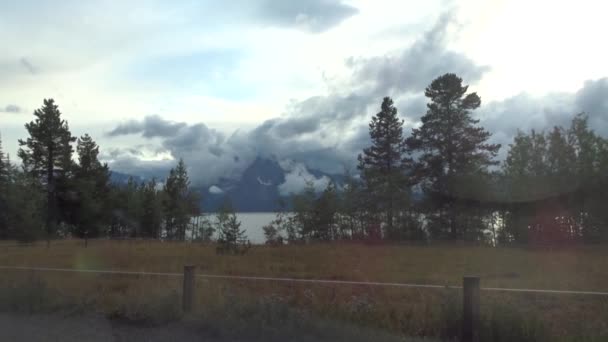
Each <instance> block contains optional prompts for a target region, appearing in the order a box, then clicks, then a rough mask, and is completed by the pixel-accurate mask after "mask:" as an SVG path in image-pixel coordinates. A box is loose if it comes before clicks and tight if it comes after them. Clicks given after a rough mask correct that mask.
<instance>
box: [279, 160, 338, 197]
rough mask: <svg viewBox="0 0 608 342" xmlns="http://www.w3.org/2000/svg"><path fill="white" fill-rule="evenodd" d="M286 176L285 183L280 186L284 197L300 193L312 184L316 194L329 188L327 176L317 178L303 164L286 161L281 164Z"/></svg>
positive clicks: (280, 191)
mask: <svg viewBox="0 0 608 342" xmlns="http://www.w3.org/2000/svg"><path fill="white" fill-rule="evenodd" d="M280 165H281V167H282V168H283V170H284V171H285V172H286V174H285V182H283V183H282V184H280V185H279V188H278V189H279V193H280V194H281V195H283V196H287V195H291V194H294V193H299V192H300V191H302V189H304V188H305V187H306V186H307V184H308V183H311V184H312V186H313V188H314V189H315V191H316V192H321V191H323V189H325V188H327V184H329V181H330V179H329V178H328V177H327V176H322V177H315V176H314V175H312V174H311V173H310V172H309V171H308V169H307V168H306V166H305V165H304V164H302V163H296V162H294V161H292V160H284V161H282V162H281V163H280Z"/></svg>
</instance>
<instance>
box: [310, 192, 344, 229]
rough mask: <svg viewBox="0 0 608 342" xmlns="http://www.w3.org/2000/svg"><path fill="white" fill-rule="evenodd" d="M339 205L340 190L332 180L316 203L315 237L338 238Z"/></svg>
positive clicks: (314, 211) (314, 212)
mask: <svg viewBox="0 0 608 342" xmlns="http://www.w3.org/2000/svg"><path fill="white" fill-rule="evenodd" d="M338 206H339V202H338V190H337V188H336V184H335V183H334V182H333V181H330V182H329V183H328V184H327V187H326V188H325V190H323V192H322V193H321V195H320V196H319V198H317V199H316V201H315V203H314V209H313V215H314V222H315V232H314V236H313V238H314V239H316V240H322V241H330V240H334V239H336V238H337V231H336V221H337V219H336V216H337V213H338Z"/></svg>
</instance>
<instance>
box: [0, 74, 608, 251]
mask: <svg viewBox="0 0 608 342" xmlns="http://www.w3.org/2000/svg"><path fill="white" fill-rule="evenodd" d="M425 96H426V98H427V112H426V114H424V115H423V116H422V118H421V122H420V123H419V124H418V125H416V126H414V128H413V129H411V131H405V130H404V120H403V119H402V118H401V117H402V116H403V115H405V116H407V114H408V113H402V114H401V116H400V114H399V113H398V111H397V108H396V107H395V105H394V103H393V101H392V99H391V98H390V97H385V98H384V99H383V100H382V102H381V105H380V111H379V112H378V113H377V114H375V115H374V116H373V117H372V118H371V121H370V122H369V135H370V145H369V146H368V147H367V148H365V149H364V150H363V151H361V153H360V154H359V155H358V156H353V160H355V159H356V160H357V168H356V170H347V171H345V175H344V177H343V179H344V181H343V182H341V183H337V182H330V183H329V184H328V186H327V188H326V189H324V190H323V191H321V192H320V193H319V192H316V191H315V188H314V187H313V186H312V184H309V186H308V187H307V188H306V189H305V190H304V191H303V192H301V193H299V194H294V195H293V196H291V198H288V199H286V200H282V201H280V203H277V214H276V218H275V220H273V221H272V222H271V223H270V224H268V225H267V226H265V227H264V233H265V236H266V239H267V243H268V244H273V245H276V244H283V243H290V244H294V243H307V242H312V241H338V240H340V241H342V240H355V241H377V242H381V241H385V242H386V241H389V242H390V241H418V242H432V241H446V240H447V241H471V242H477V243H482V244H488V245H492V246H497V245H513V244H578V243H598V242H606V241H607V240H608V211H607V210H606V203H608V140H607V139H606V138H605V137H601V136H599V135H597V134H596V133H595V132H594V131H593V128H592V127H589V124H588V120H587V116H586V115H585V113H578V114H577V113H573V117H572V120H571V123H570V125H569V126H567V127H561V126H555V127H553V128H552V129H549V130H546V131H545V130H541V131H536V130H532V131H529V132H524V131H519V132H518V133H517V135H516V136H515V137H514V139H513V141H512V142H511V143H510V144H509V145H508V146H500V145H498V144H493V143H491V140H492V139H491V138H492V135H491V132H489V131H487V130H486V129H485V128H483V127H482V126H481V125H480V120H479V119H477V118H476V116H475V110H476V109H478V108H479V107H480V105H481V99H480V97H479V96H478V95H477V94H476V93H474V92H469V91H468V86H467V85H466V84H463V80H462V79H461V78H460V77H458V76H457V75H455V74H450V73H448V74H444V75H442V76H439V77H438V78H436V79H434V80H433V81H432V82H431V83H430V84H429V85H428V87H427V88H426V89H425ZM34 117H35V118H34V120H33V121H31V122H29V123H26V124H25V128H26V130H27V132H28V134H29V136H28V137H27V138H25V139H22V140H19V145H20V148H19V151H18V154H17V157H18V159H19V162H20V163H15V162H14V161H12V160H11V158H10V157H9V156H8V155H7V154H5V153H3V152H2V145H1V142H0V238H2V239H15V240H19V241H34V240H37V239H47V240H48V241H50V240H52V239H56V238H64V237H78V238H126V237H131V238H151V239H169V240H190V239H191V240H201V241H210V240H218V242H220V243H224V244H225V243H228V244H229V245H230V244H236V243H241V242H243V241H244V240H245V239H246V237H245V236H244V233H243V231H242V230H240V228H239V227H240V223H239V222H238V220H237V219H236V217H235V214H234V210H232V209H231V206H230V200H229V198H227V199H226V204H225V205H224V207H223V209H222V210H221V212H220V213H218V214H217V216H216V218H215V219H211V217H210V216H209V215H204V214H203V212H204V208H200V205H199V203H200V194H198V193H197V191H195V190H193V188H192V187H191V185H190V181H189V178H188V172H187V166H186V165H185V163H184V161H183V160H181V159H179V161H178V162H177V163H176V166H175V167H174V168H173V169H172V170H171V171H170V173H169V174H168V175H167V177H166V179H162V180H157V179H151V180H146V181H141V180H139V179H136V178H133V177H132V178H130V179H129V180H128V182H126V183H124V184H123V183H115V182H111V180H110V173H111V171H110V169H109V167H108V165H107V164H105V163H103V162H102V161H101V160H100V159H99V158H98V156H99V148H100V147H99V146H98V145H97V143H96V142H95V141H94V140H93V139H92V137H90V136H89V135H88V134H84V135H83V136H81V137H78V138H77V137H74V136H72V134H71V132H70V129H69V125H68V122H67V121H65V120H63V119H62V118H61V111H60V110H59V107H58V105H57V104H56V103H55V102H54V100H52V99H45V100H44V103H43V106H42V107H41V108H39V109H37V110H36V111H35V112H34ZM500 149H506V151H507V152H506V154H505V155H506V158H504V160H500V159H499V158H498V157H497V156H498V154H499V151H500ZM177 157H179V156H177ZM196 172H205V170H196Z"/></svg>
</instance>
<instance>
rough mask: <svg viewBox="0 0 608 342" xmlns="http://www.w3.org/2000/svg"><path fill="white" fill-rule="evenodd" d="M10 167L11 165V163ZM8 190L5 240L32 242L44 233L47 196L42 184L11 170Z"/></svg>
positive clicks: (24, 174) (15, 170) (22, 173)
mask: <svg viewBox="0 0 608 342" xmlns="http://www.w3.org/2000/svg"><path fill="white" fill-rule="evenodd" d="M9 165H10V163H9ZM9 173H10V180H11V181H10V182H9V183H8V185H7V188H6V196H5V198H6V207H5V208H6V218H7V223H8V225H7V230H6V231H5V232H4V233H5V236H4V237H5V238H10V239H16V240H18V241H21V242H31V241H34V240H36V239H38V238H40V237H42V233H43V232H44V229H43V228H44V219H45V214H44V208H45V196H44V192H43V189H42V184H41V182H40V181H39V180H37V179H35V178H32V177H31V176H30V175H28V174H26V173H24V172H19V171H18V170H17V169H16V168H12V167H11V168H10V169H9Z"/></svg>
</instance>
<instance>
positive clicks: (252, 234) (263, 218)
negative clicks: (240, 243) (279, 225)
mask: <svg viewBox="0 0 608 342" xmlns="http://www.w3.org/2000/svg"><path fill="white" fill-rule="evenodd" d="M236 216H237V218H238V220H239V221H241V229H243V230H245V234H246V235H247V238H248V239H249V241H251V243H253V244H262V243H264V242H266V239H265V238H264V231H263V230H262V227H264V226H265V225H267V224H269V223H270V222H271V221H272V220H274V219H275V216H276V214H275V213H237V214H236ZM209 218H210V219H211V220H212V221H214V220H215V216H214V215H211V217H209Z"/></svg>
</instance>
